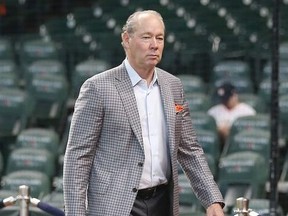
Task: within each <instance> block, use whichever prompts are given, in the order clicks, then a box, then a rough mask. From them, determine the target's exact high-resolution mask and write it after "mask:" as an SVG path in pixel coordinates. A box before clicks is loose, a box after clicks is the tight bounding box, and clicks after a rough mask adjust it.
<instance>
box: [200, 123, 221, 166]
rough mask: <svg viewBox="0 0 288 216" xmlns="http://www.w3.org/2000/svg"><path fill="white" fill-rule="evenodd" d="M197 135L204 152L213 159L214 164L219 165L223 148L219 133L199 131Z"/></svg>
mask: <svg viewBox="0 0 288 216" xmlns="http://www.w3.org/2000/svg"><path fill="white" fill-rule="evenodd" d="M196 133H197V139H198V141H199V143H200V145H201V146H202V148H203V150H204V152H205V153H206V154H209V155H211V157H213V160H214V163H218V159H219V157H220V151H221V146H220V140H219V136H218V133H217V131H212V130H207V129H206V130H205V129H197V130H196Z"/></svg>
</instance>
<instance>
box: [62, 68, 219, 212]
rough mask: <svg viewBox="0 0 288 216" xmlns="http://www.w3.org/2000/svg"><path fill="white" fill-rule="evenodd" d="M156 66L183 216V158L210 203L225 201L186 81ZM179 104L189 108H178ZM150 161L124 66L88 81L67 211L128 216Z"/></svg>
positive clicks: (74, 132) (72, 146)
mask: <svg viewBox="0 0 288 216" xmlns="http://www.w3.org/2000/svg"><path fill="white" fill-rule="evenodd" d="M156 70H157V74H158V83H159V85H160V90H161V96H162V99H163V106H164V110H165V116H166V122H167V125H168V134H169V149H170V158H171V167H172V170H171V173H172V177H171V181H170V182H171V183H170V188H171V193H170V195H171V196H170V197H171V202H172V203H173V205H171V209H172V212H173V215H174V216H177V215H179V189H178V165H177V160H178V162H179V163H180V164H181V166H182V168H183V170H184V171H185V173H186V174H187V176H188V178H189V180H190V181H191V185H192V186H193V187H192V188H193V190H194V192H195V194H196V195H197V197H198V198H199V200H200V201H201V203H202V204H203V206H204V207H208V206H209V205H210V204H212V203H213V202H223V198H222V196H221V193H220V192H219V189H218V187H217V185H216V183H215V182H214V180H213V176H212V175H211V172H210V170H209V168H208V165H207V162H206V160H205V156H204V153H203V150H202V148H201V147H200V146H199V144H198V141H197V139H196V135H195V133H194V130H193V129H192V122H191V119H190V114H189V109H188V105H187V103H186V102H184V98H183V88H182V84H181V82H180V80H179V79H178V78H176V77H174V76H173V75H171V74H169V73H167V72H165V71H163V70H161V69H159V68H157V69H156ZM175 104H178V105H183V107H184V109H183V110H182V111H181V112H176V110H175ZM144 159H145V156H144V151H143V141H142V135H141V126H140V119H139V114H138V110H137V105H136V99H135V96H134V92H133V87H132V84H131V81H130V78H129V76H128V73H127V71H126V69H125V67H124V64H122V65H120V66H118V67H116V68H113V69H110V70H108V71H105V72H103V73H100V74H98V75H95V76H93V77H91V78H90V79H88V80H87V81H86V82H85V83H84V84H83V86H82V87H81V90H80V94H79V97H78V99H77V101H76V103H75V110H74V114H73V117H72V122H71V128H70V133H69V139H68V144H67V149H66V153H65V160H64V174H63V175H64V177H63V190H64V201H65V212H66V215H67V216H82V215H89V216H126V215H127V216H128V215H129V214H130V211H131V209H132V206H133V204H134V200H135V198H136V195H137V190H136V189H137V188H138V185H139V181H140V177H141V174H142V168H143V167H142V164H143V162H144Z"/></svg>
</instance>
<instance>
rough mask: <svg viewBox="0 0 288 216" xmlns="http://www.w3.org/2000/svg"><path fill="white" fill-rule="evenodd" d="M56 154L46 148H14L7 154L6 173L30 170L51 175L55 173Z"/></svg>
mask: <svg viewBox="0 0 288 216" xmlns="http://www.w3.org/2000/svg"><path fill="white" fill-rule="evenodd" d="M55 157H56V155H53V154H52V153H51V152H49V151H48V150H46V149H36V148H32V147H29V148H28V147H25V148H24V147H22V148H18V149H14V150H12V151H11V153H10V154H9V156H8V161H7V167H6V172H5V173H6V174H10V173H12V172H15V171H21V170H30V171H38V172H42V173H43V174H45V175H47V176H48V177H50V178H51V177H53V176H54V175H55V172H56V169H55V163H56V161H55V160H56V158H55Z"/></svg>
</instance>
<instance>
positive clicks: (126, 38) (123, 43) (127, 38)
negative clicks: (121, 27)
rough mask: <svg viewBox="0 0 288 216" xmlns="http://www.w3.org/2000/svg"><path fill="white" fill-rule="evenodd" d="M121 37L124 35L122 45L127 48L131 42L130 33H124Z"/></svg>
mask: <svg viewBox="0 0 288 216" xmlns="http://www.w3.org/2000/svg"><path fill="white" fill-rule="evenodd" d="M121 37H122V46H123V47H124V48H127V47H128V44H129V35H128V33H127V32H124V33H122V35H121Z"/></svg>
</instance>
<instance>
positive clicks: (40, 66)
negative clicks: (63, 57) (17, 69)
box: [25, 59, 67, 82]
mask: <svg viewBox="0 0 288 216" xmlns="http://www.w3.org/2000/svg"><path fill="white" fill-rule="evenodd" d="M34 74H41V75H43V74H44V75H45V74H51V75H62V76H67V72H66V66H65V65H64V63H63V62H61V61H59V60H56V59H44V60H35V61H33V62H32V63H31V64H30V65H29V66H28V67H27V70H26V74H25V80H26V82H28V81H29V80H30V79H32V77H33V75H34Z"/></svg>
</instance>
